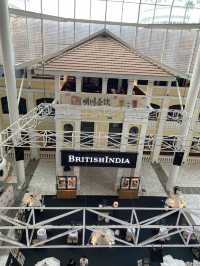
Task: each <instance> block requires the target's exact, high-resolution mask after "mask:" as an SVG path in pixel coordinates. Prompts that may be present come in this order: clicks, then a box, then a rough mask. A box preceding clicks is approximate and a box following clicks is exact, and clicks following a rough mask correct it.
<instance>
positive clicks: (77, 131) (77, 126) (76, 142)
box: [74, 119, 81, 192]
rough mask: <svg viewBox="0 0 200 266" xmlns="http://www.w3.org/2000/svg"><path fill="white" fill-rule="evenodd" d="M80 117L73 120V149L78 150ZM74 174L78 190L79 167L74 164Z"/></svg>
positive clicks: (78, 189)
mask: <svg viewBox="0 0 200 266" xmlns="http://www.w3.org/2000/svg"><path fill="white" fill-rule="evenodd" d="M80 130H81V119H78V120H75V139H74V149H75V150H80ZM74 175H75V176H77V191H78V192H79V191H80V167H79V166H74Z"/></svg>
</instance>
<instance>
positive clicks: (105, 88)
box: [102, 78, 108, 94]
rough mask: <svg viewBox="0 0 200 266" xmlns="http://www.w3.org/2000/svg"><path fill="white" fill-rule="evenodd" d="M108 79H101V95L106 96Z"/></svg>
mask: <svg viewBox="0 0 200 266" xmlns="http://www.w3.org/2000/svg"><path fill="white" fill-rule="evenodd" d="M107 85H108V78H103V79H102V94H107Z"/></svg>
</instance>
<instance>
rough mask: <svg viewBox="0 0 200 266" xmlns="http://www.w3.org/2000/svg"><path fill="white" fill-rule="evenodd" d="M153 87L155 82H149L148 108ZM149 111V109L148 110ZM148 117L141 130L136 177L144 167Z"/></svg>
mask: <svg viewBox="0 0 200 266" xmlns="http://www.w3.org/2000/svg"><path fill="white" fill-rule="evenodd" d="M152 86H153V82H149V84H148V86H147V96H149V97H147V99H146V106H148V105H149V104H150V101H151V98H150V97H151V95H152ZM146 110H148V109H146ZM145 115H146V117H145V118H144V119H143V122H142V126H141V130H140V139H139V143H138V156H137V163H136V168H135V173H134V175H135V176H141V166H142V157H143V151H144V142H145V137H146V131H147V128H148V118H149V115H148V113H146V114H145Z"/></svg>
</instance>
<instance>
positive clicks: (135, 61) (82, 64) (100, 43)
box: [40, 31, 173, 79]
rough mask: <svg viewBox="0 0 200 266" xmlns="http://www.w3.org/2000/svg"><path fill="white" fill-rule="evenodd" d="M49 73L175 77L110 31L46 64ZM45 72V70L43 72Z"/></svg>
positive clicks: (82, 43) (64, 51) (55, 57)
mask: <svg viewBox="0 0 200 266" xmlns="http://www.w3.org/2000/svg"><path fill="white" fill-rule="evenodd" d="M44 68H45V72H46V73H54V72H56V73H87V74H94V73H98V74H103V75H114V76H117V75H118V76H120V75H124V76H133V77H134V76H135V77H138V78H139V77H141V78H143V79H145V77H146V78H149V77H152V78H154V77H155V78H156V77H160V78H164V79H173V74H171V73H170V72H169V71H167V70H165V69H164V68H162V67H161V66H159V65H158V64H156V63H154V62H152V61H151V60H149V59H147V58H145V57H143V56H141V55H140V54H138V53H137V52H136V51H134V50H132V49H131V48H130V47H128V45H127V44H126V43H124V42H123V41H122V40H121V39H119V38H118V37H116V36H114V35H113V34H110V33H108V32H107V31H106V32H105V31H104V32H101V33H99V34H96V35H94V36H92V37H90V38H88V39H87V40H84V41H83V42H81V43H79V44H78V45H75V46H73V47H71V48H70V49H69V48H68V49H65V50H62V52H60V54H58V55H56V56H54V57H52V58H50V59H48V60H46V61H45V65H44ZM40 69H41V68H40Z"/></svg>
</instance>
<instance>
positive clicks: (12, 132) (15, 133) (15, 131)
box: [0, 103, 53, 147]
mask: <svg viewBox="0 0 200 266" xmlns="http://www.w3.org/2000/svg"><path fill="white" fill-rule="evenodd" d="M52 112H53V107H52V105H51V104H46V103H45V104H43V103H42V104H40V105H38V106H37V107H35V108H34V109H32V110H31V111H30V112H28V113H27V114H26V115H23V116H22V117H20V118H19V119H18V120H17V121H15V122H14V123H13V124H11V125H10V126H9V127H7V128H6V129H4V130H3V131H1V132H0V140H1V143H0V146H1V147H2V146H9V145H8V143H12V146H17V144H18V143H19V142H20V140H21V137H22V136H23V132H24V133H25V132H26V133H27V132H29V130H31V129H33V128H36V127H37V126H38V125H39V124H40V123H41V122H42V121H43V120H44V119H45V118H46V117H47V116H49V115H51V114H52Z"/></svg>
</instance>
